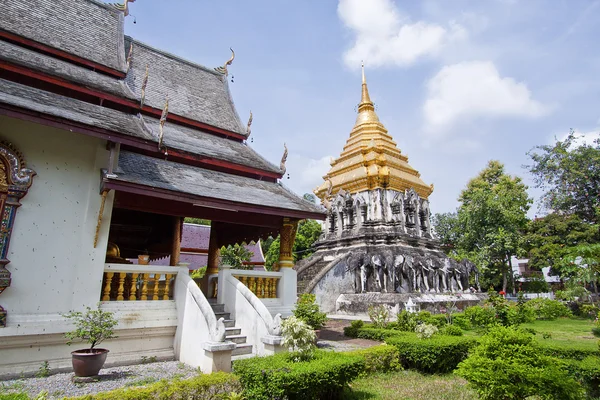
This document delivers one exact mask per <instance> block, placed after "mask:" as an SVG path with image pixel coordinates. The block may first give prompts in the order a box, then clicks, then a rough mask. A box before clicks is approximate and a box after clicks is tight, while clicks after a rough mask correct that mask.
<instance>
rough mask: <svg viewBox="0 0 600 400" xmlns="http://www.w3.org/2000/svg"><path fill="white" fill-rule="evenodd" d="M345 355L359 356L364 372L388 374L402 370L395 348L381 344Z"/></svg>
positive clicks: (398, 354)
mask: <svg viewBox="0 0 600 400" xmlns="http://www.w3.org/2000/svg"><path fill="white" fill-rule="evenodd" d="M347 354H353V355H359V356H361V357H362V358H363V360H364V362H365V372H366V373H372V372H390V371H399V370H401V369H402V365H401V364H400V353H399V352H398V349H397V348H396V347H395V346H389V345H387V344H382V345H379V346H373V347H369V348H367V349H361V350H354V351H351V352H349V353H347Z"/></svg>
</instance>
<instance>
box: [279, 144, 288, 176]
mask: <svg viewBox="0 0 600 400" xmlns="http://www.w3.org/2000/svg"><path fill="white" fill-rule="evenodd" d="M287 156H288V148H287V146H286V145H285V143H284V144H283V156H281V163H279V169H280V170H281V173H282V174H285V171H286V169H285V162H286V160H287Z"/></svg>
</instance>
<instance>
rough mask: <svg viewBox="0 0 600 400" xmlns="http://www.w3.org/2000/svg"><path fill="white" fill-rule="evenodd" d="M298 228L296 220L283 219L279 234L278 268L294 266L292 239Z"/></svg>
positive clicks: (294, 237) (294, 238)
mask: <svg viewBox="0 0 600 400" xmlns="http://www.w3.org/2000/svg"><path fill="white" fill-rule="evenodd" d="M297 230H298V220H291V219H289V218H287V217H286V218H284V219H283V224H282V226H281V231H280V232H279V235H280V248H279V268H292V267H293V266H294V254H293V248H294V240H296V231H297Z"/></svg>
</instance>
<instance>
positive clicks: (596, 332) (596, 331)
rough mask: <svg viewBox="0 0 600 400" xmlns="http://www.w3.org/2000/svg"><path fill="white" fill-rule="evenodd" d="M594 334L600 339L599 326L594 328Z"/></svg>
mask: <svg viewBox="0 0 600 400" xmlns="http://www.w3.org/2000/svg"><path fill="white" fill-rule="evenodd" d="M592 333H593V334H594V336H596V337H600V327H598V326H595V327H593V328H592Z"/></svg>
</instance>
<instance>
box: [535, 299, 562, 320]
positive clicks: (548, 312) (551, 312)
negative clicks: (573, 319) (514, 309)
mask: <svg viewBox="0 0 600 400" xmlns="http://www.w3.org/2000/svg"><path fill="white" fill-rule="evenodd" d="M525 307H526V308H528V309H529V310H531V312H532V313H533V314H534V315H535V317H536V318H537V319H545V320H549V321H553V320H555V319H556V318H560V317H570V316H572V313H571V310H569V308H568V307H567V306H566V305H564V304H563V303H561V302H560V301H558V300H551V299H546V298H537V299H532V300H529V301H528V302H527V303H525Z"/></svg>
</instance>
